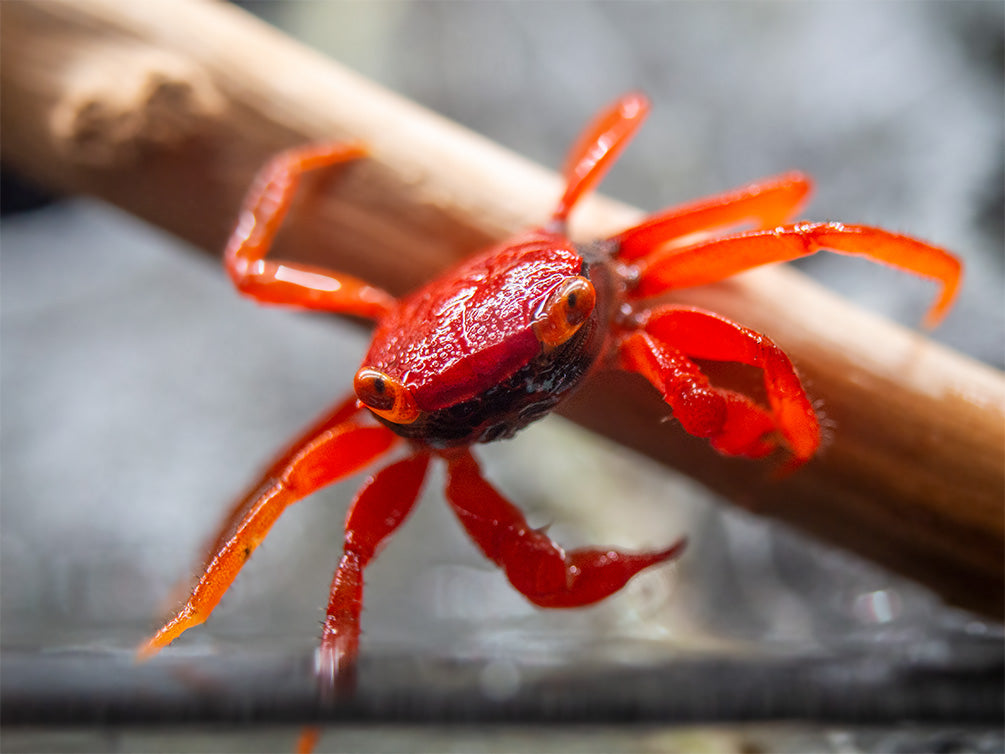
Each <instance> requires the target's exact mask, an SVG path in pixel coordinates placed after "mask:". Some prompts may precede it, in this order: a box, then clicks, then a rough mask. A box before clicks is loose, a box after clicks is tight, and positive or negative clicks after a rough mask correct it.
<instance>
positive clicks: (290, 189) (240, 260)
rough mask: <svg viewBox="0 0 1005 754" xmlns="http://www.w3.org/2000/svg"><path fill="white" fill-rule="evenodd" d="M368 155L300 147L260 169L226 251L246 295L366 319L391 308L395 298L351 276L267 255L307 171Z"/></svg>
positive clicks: (344, 148)
mask: <svg viewBox="0 0 1005 754" xmlns="http://www.w3.org/2000/svg"><path fill="white" fill-rule="evenodd" d="M364 154H366V151H365V150H364V149H363V147H361V146H358V145H354V144H320V145H310V146H306V147H297V148H294V149H289V150H287V151H285V152H281V153H280V154H278V155H276V156H275V157H273V158H272V159H271V160H270V161H269V162H268V163H267V164H266V165H265V167H263V168H262V169H261V171H259V173H258V175H257V176H256V177H255V181H254V183H253V184H252V186H251V189H250V190H249V191H248V195H247V197H245V200H244V205H243V206H242V208H241V214H240V216H239V217H238V221H237V227H236V228H235V229H234V232H233V233H232V234H231V236H230V240H229V241H228V242H227V248H226V250H225V251H224V255H223V257H224V266H225V267H226V268H227V272H228V273H230V277H231V279H232V280H233V281H234V285H235V286H236V287H237V289H238V290H239V291H240V292H241V293H243V294H245V295H246V296H250V297H251V298H253V299H255V300H256V301H259V302H261V303H267V304H285V305H288V306H295V307H299V308H302V309H320V310H324V311H333V312H339V313H344V314H356V315H359V316H361V317H374V318H375V317H379V316H380V315H381V314H383V313H385V312H386V311H387V310H388V308H389V307H390V306H391V304H392V303H393V302H394V299H393V298H392V297H391V295H390V294H388V293H386V292H385V291H382V290H380V289H379V288H375V287H373V286H371V285H369V284H367V283H366V282H364V281H362V280H360V279H358V278H355V277H352V276H351V275H345V274H342V273H336V272H332V271H331V270H328V269H325V268H323V267H317V266H314V265H308V264H301V263H299V262H290V261H282V260H273V259H266V258H265V255H266V254H267V253H268V251H269V247H270V246H272V242H273V240H274V239H275V237H276V232H277V231H278V230H279V226H280V225H281V224H282V221H283V218H284V217H285V216H286V213H287V212H288V211H289V208H290V202H291V201H292V200H293V195H294V193H295V192H296V189H297V186H298V184H299V183H300V176H301V174H302V173H304V172H306V171H308V170H315V169H318V168H324V167H328V166H330V165H335V164H338V163H340V162H345V161H346V160H353V159H356V158H358V157H362V156H363V155H364Z"/></svg>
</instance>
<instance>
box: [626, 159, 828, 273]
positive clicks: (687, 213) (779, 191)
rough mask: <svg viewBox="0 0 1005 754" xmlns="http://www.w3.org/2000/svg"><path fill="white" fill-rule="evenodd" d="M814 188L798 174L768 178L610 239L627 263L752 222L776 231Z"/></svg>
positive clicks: (653, 218)
mask: <svg viewBox="0 0 1005 754" xmlns="http://www.w3.org/2000/svg"><path fill="white" fill-rule="evenodd" d="M810 188H811V184H810V179H809V178H808V177H807V176H805V175H803V174H802V173H798V172H791V173H785V174H784V175H779V176H776V177H774V178H765V179H764V180H761V181H757V182H756V183H751V184H748V185H746V186H741V187H740V188H737V189H733V190H732V191H727V192H724V193H722V194H716V195H715V196H710V197H707V198H705V199H699V200H697V201H694V202H689V203H687V204H682V205H680V206H677V207H671V208H670V209H668V210H665V211H664V212H660V213H658V214H655V215H651V216H650V217H647V218H646V219H645V220H643V221H642V222H641V223H639V224H638V225H636V226H635V227H633V228H629V229H628V230H624V231H622V232H621V233H619V234H618V235H616V236H613V237H612V238H611V240H612V241H617V242H618V255H617V256H618V259H620V260H621V261H623V262H628V261H631V260H633V259H639V258H641V257H644V256H648V255H650V254H652V253H655V252H656V251H658V250H659V249H660V248H661V247H664V246H666V245H668V244H671V243H673V242H674V241H679V240H680V239H682V238H685V237H686V236H690V235H692V234H694V233H701V232H705V231H710V230H715V229H717V228H725V227H729V226H732V225H738V224H739V223H742V222H750V221H753V222H754V226H755V227H756V228H771V227H774V226H776V225H781V224H782V223H783V222H785V221H786V220H788V219H789V218H790V217H792V215H794V214H795V213H796V211H797V210H798V209H799V208H800V206H802V203H803V200H804V199H805V198H806V196H807V194H809V192H810Z"/></svg>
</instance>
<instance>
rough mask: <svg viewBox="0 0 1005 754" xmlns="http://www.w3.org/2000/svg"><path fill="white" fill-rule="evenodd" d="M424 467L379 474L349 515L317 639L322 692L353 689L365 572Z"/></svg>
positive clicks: (412, 464)
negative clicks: (339, 559) (319, 645)
mask: <svg viewBox="0 0 1005 754" xmlns="http://www.w3.org/2000/svg"><path fill="white" fill-rule="evenodd" d="M428 466H429V454H428V453H425V452H421V453H416V454H415V455H413V456H410V457H408V458H406V459H405V460H403V461H398V462H397V463H395V464H392V465H391V466H388V467H386V468H384V469H382V470H381V471H379V472H378V473H377V474H375V475H374V476H372V477H370V479H369V480H368V481H367V482H366V484H365V485H364V487H363V488H362V489H361V490H360V491H359V493H358V494H357V495H356V500H355V501H354V502H353V504H352V507H351V508H350V509H349V514H348V516H347V517H346V523H345V545H344V550H343V555H342V560H341V561H340V562H339V565H338V570H337V571H336V572H335V578H334V579H333V580H332V586H331V597H330V599H329V602H328V613H327V615H326V617H325V622H324V629H323V630H322V633H321V653H320V656H319V667H318V676H319V679H320V681H321V684H322V691H324V692H331V691H338V692H343V691H344V692H349V691H352V690H353V688H354V686H355V676H356V657H357V655H358V653H359V633H360V630H359V624H360V613H361V612H362V610H363V569H364V568H366V566H367V564H368V563H369V562H370V561H371V560H372V559H373V558H374V557H375V556H376V554H377V553H378V551H379V550H380V548H381V546H382V545H383V544H384V543H385V542H386V541H387V539H388V538H389V537H390V536H391V535H392V534H393V533H394V531H395V530H396V529H397V528H398V527H399V526H400V525H401V524H402V523H403V522H404V520H405V518H406V517H407V516H408V514H409V513H410V512H411V510H412V508H413V507H414V505H415V501H416V499H417V498H418V496H419V490H420V489H421V488H422V481H423V479H424V478H425V476H426V469H427V467H428Z"/></svg>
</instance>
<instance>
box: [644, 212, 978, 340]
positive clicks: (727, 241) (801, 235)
mask: <svg viewBox="0 0 1005 754" xmlns="http://www.w3.org/2000/svg"><path fill="white" fill-rule="evenodd" d="M822 249H828V250H831V251H836V252H838V253H839V254H850V255H855V256H862V257H866V258H867V259H872V260H874V261H877V262H882V263H883V264H888V265H891V266H893V267H897V268H900V269H902V270H905V271H907V272H911V273H914V274H915V275H921V276H922V277H929V278H933V279H934V280H936V281H938V282H940V283H942V291H941V293H940V295H939V297H938V298H937V299H936V302H935V303H934V304H933V305H932V307H931V308H930V309H929V311H928V315H927V317H926V319H925V322H926V324H927V325H928V326H930V327H934V326H935V325H936V324H938V322H939V321H940V320H941V319H942V317H943V316H945V314H946V312H947V311H948V310H949V307H950V306H951V305H952V303H953V299H954V298H955V296H956V290H957V288H958V287H959V282H960V275H961V269H962V268H961V265H960V262H959V260H958V259H956V258H955V257H953V256H952V255H951V254H949V253H948V252H946V251H943V250H942V249H940V248H938V247H936V246H931V245H930V244H927V243H924V242H923V241H919V240H917V239H914V238H910V237H909V236H902V235H899V234H897V233H890V232H889V231H885V230H881V229H879V228H870V227H868V226H864V225H843V224H841V223H797V224H795V225H786V226H781V227H778V228H774V229H772V230H759V231H748V232H746V233H737V234H734V235H729V236H724V237H722V238H716V239H713V240H710V241H704V242H701V243H697V244H694V245H691V246H686V247H683V248H678V249H667V250H664V251H660V252H657V253H656V254H655V255H653V256H651V257H648V258H646V259H643V260H641V261H640V262H639V263H638V264H639V268H640V276H639V280H638V286H637V287H636V288H635V289H634V290H633V291H632V294H631V295H632V296H634V297H636V298H644V297H646V296H653V295H656V294H659V293H663V292H664V291H669V290H673V289H677V288H690V287H692V286H699V285H706V284H708V283H713V282H715V281H717V280H722V279H723V278H727V277H730V276H731V275H735V274H737V273H739V272H743V271H744V270H749V269H751V268H753V267H759V266H760V265H763V264H769V263H771V262H784V261H788V260H790V259H797V258H798V257H802V256H806V255H809V254H813V253H816V252H817V251H820V250H822Z"/></svg>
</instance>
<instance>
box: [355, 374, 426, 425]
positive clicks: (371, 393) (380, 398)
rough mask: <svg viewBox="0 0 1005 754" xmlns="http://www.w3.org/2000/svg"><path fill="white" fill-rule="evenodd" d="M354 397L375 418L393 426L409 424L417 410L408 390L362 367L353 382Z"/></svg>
mask: <svg viewBox="0 0 1005 754" xmlns="http://www.w3.org/2000/svg"><path fill="white" fill-rule="evenodd" d="M353 389H355V391H356V397H357V398H359V400H360V402H361V403H362V404H363V405H364V406H366V407H367V408H368V409H370V410H371V411H373V413H375V414H377V416H380V417H383V418H384V419H387V420H388V421H389V422H393V423H395V424H411V423H412V422H414V421H415V420H416V419H418V418H419V408H418V406H416V405H415V399H414V398H413V397H412V394H411V393H410V392H409V391H408V388H407V387H405V386H404V385H402V384H401V383H400V382H398V381H397V380H396V379H394V378H392V377H388V376H387V375H386V374H384V373H383V372H379V371H377V370H376V369H370V368H369V367H363V368H362V369H360V370H359V371H358V372H356V378H355V379H354V380H353Z"/></svg>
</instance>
